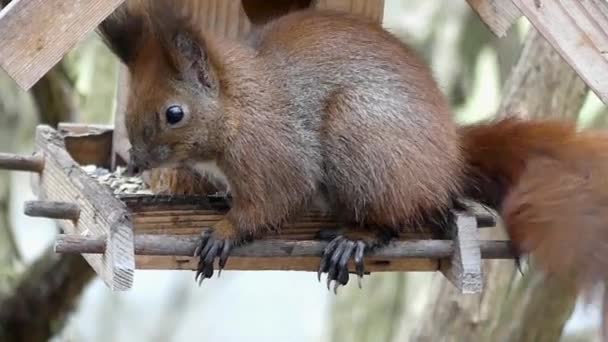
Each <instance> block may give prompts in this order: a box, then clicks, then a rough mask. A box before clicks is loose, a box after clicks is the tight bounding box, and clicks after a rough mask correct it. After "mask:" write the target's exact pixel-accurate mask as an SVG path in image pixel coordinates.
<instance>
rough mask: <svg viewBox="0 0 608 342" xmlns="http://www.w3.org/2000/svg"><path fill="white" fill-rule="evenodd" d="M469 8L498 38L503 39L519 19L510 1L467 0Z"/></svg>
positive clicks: (517, 11)
mask: <svg viewBox="0 0 608 342" xmlns="http://www.w3.org/2000/svg"><path fill="white" fill-rule="evenodd" d="M467 2H468V3H469V5H470V6H471V8H473V10H474V11H475V12H477V14H478V15H479V17H480V18H481V20H482V21H483V22H484V23H485V24H486V26H488V28H489V29H490V31H492V32H493V33H494V34H495V35H497V36H498V37H504V36H505V35H506V34H507V31H508V30H509V28H510V27H511V26H512V25H513V23H515V21H516V20H517V19H519V18H520V17H521V12H520V11H519V9H518V8H517V6H515V4H514V3H513V2H512V1H511V0H467Z"/></svg>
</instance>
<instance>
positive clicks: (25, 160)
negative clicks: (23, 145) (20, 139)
mask: <svg viewBox="0 0 608 342" xmlns="http://www.w3.org/2000/svg"><path fill="white" fill-rule="evenodd" d="M0 169H5V170H14V171H30V172H38V173H40V172H42V170H43V169H44V158H42V156H40V155H32V156H21V155H18V154H12V153H0Z"/></svg>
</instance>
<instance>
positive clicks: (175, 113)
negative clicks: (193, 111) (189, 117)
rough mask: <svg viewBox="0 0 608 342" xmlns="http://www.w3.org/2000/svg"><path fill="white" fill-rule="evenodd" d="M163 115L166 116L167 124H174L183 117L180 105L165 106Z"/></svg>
mask: <svg viewBox="0 0 608 342" xmlns="http://www.w3.org/2000/svg"><path fill="white" fill-rule="evenodd" d="M165 117H166V118H167V123H168V124H169V125H175V124H176V123H178V122H180V121H182V119H183V118H184V110H183V109H182V107H180V106H171V107H169V108H167V111H166V112H165Z"/></svg>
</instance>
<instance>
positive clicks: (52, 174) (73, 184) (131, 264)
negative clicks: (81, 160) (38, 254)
mask: <svg viewBox="0 0 608 342" xmlns="http://www.w3.org/2000/svg"><path fill="white" fill-rule="evenodd" d="M36 148H37V150H38V152H40V153H43V154H44V155H45V156H46V158H45V161H46V162H45V167H44V170H43V172H42V174H41V175H40V184H39V191H38V197H39V199H40V200H44V201H62V202H72V203H75V204H77V205H78V206H79V207H80V216H79V219H78V221H76V222H72V221H64V220H62V221H58V223H59V224H60V225H61V227H62V228H63V229H64V231H65V232H67V233H69V234H75V235H81V236H106V237H107V246H108V248H107V249H106V252H105V253H104V254H103V255H95V254H87V255H84V258H85V259H86V260H87V262H88V263H89V264H90V265H91V267H93V269H94V270H95V272H96V273H97V274H98V275H99V276H100V277H101V278H102V279H103V281H104V282H105V283H106V284H107V285H108V287H110V288H111V289H112V290H126V289H129V288H130V287H131V286H132V283H133V273H134V269H135V260H134V253H133V230H132V228H131V222H130V219H129V215H128V212H127V208H126V206H125V205H124V204H123V203H121V202H120V201H119V200H117V199H116V198H115V197H114V196H113V195H112V193H111V192H110V190H109V189H108V188H106V187H104V186H102V185H100V184H98V183H96V182H95V181H93V180H92V179H91V178H90V177H89V176H88V175H86V173H85V172H84V171H83V170H82V169H81V168H80V166H78V165H77V164H76V163H75V162H74V160H73V159H72V158H71V157H70V155H69V154H68V152H67V151H66V150H65V145H64V143H63V139H62V138H61V136H60V135H59V133H58V132H57V131H55V130H54V129H52V128H50V127H48V126H44V125H42V126H38V128H37V130H36Z"/></svg>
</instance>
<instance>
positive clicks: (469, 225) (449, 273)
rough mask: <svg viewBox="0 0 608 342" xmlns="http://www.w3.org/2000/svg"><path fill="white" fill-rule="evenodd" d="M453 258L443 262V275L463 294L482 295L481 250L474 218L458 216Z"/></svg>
mask: <svg viewBox="0 0 608 342" xmlns="http://www.w3.org/2000/svg"><path fill="white" fill-rule="evenodd" d="M453 239H454V249H453V254H452V256H451V258H449V259H444V260H442V261H441V273H443V274H444V275H445V276H446V278H447V279H449V280H450V281H451V282H452V284H454V286H456V287H457V288H458V289H459V290H460V291H461V292H462V293H463V294H474V293H481V290H482V289H483V277H482V274H481V249H480V242H479V232H478V231H477V224H476V221H475V218H474V217H471V216H458V217H457V219H456V227H455V231H454V238H453Z"/></svg>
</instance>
